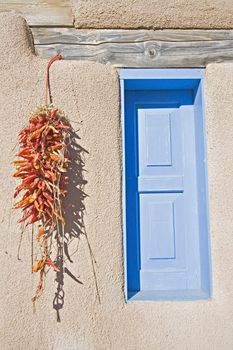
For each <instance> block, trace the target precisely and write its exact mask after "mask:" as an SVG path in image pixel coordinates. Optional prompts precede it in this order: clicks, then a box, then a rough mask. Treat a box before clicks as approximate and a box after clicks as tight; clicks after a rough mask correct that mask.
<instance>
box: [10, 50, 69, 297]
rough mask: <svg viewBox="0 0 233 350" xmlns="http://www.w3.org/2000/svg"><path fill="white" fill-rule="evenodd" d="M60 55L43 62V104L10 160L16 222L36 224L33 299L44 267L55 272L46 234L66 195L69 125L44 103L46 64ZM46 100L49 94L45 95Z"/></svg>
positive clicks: (59, 219)
mask: <svg viewBox="0 0 233 350" xmlns="http://www.w3.org/2000/svg"><path fill="white" fill-rule="evenodd" d="M58 59H61V56H60V55H57V56H55V57H54V58H52V59H51V60H50V61H49V63H48V65H47V76H46V98H45V105H42V106H40V107H37V108H36V110H35V111H34V112H33V113H32V114H31V115H30V118H29V123H28V125H27V126H26V127H25V128H24V129H23V130H22V131H20V133H19V145H20V150H19V152H18V153H17V157H18V158H17V159H16V160H15V161H14V164H15V166H16V171H15V173H14V174H13V176H14V177H17V178H19V179H21V183H20V185H19V186H17V187H16V190H15V193H14V198H16V197H17V196H19V195H20V194H21V193H22V197H21V198H20V199H18V200H17V201H15V203H14V208H16V209H21V210H22V217H21V219H20V220H19V223H24V224H25V226H28V225H33V224H37V225H38V233H37V236H36V242H37V243H38V246H39V248H40V257H39V258H38V257H37V259H36V260H35V261H34V263H33V266H32V271H33V272H39V274H40V278H39V283H38V286H37V290H36V293H35V296H34V297H33V299H32V300H33V302H34V301H35V300H36V299H37V298H38V297H39V296H40V294H41V292H42V290H43V282H44V277H45V274H46V269H47V268H52V269H53V270H54V271H56V272H59V268H58V267H57V266H56V264H55V263H54V262H53V261H52V258H51V254H52V252H51V249H50V247H49V244H48V238H49V237H51V236H52V234H53V232H56V233H57V232H58V230H59V227H58V226H59V225H64V218H63V211H62V198H63V197H65V195H66V189H65V188H66V185H67V177H66V176H65V173H66V172H67V169H68V164H69V159H68V151H67V147H68V145H69V136H70V132H71V127H70V124H69V122H68V121H67V119H66V118H65V117H64V114H63V113H62V112H61V111H60V110H59V109H58V108H55V107H53V106H52V104H49V105H48V95H49V67H50V65H51V64H52V62H54V61H55V60H58ZM49 98H50V102H51V96H50V95H49Z"/></svg>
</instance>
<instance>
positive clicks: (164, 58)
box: [32, 28, 233, 67]
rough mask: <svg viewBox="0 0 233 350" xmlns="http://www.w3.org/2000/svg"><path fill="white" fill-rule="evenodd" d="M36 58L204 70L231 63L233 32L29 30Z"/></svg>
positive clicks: (118, 65) (124, 65) (232, 57)
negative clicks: (56, 55)
mask: <svg viewBox="0 0 233 350" xmlns="http://www.w3.org/2000/svg"><path fill="white" fill-rule="evenodd" d="M32 32H33V36H34V42H35V48H36V52H37V53H38V55H40V56H43V57H46V58H48V57H51V56H53V55H55V54H56V53H61V54H62V55H63V57H64V58H65V59H74V60H89V61H97V62H101V63H109V64H111V65H113V66H116V67H205V66H206V65H207V64H208V63H210V62H224V61H230V60H233V30H155V31H154V30H77V29H74V28H70V29H69V28H32Z"/></svg>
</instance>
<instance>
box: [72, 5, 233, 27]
mask: <svg viewBox="0 0 233 350" xmlns="http://www.w3.org/2000/svg"><path fill="white" fill-rule="evenodd" d="M72 5H73V6H72V9H73V12H74V17H75V25H76V27H78V28H130V29H135V28H184V29H187V28H209V29H210V28H214V29H216V28H233V1H232V0H205V1H203V0H143V1H142V0H110V1H105V0H72Z"/></svg>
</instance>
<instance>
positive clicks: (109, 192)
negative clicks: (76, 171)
mask: <svg viewBox="0 0 233 350" xmlns="http://www.w3.org/2000/svg"><path fill="white" fill-rule="evenodd" d="M0 27H1V31H0V149H1V153H0V164H1V171H0V181H1V183H0V188H1V196H0V198H1V213H0V214H1V217H0V225H1V228H0V266H1V278H0V281H1V287H0V348H1V349H2V350H25V349H26V350H45V349H46V350H52V349H54V350H55V349H56V350H105V349H106V350H110V349H111V350H119V349H122V350H142V349H148V350H154V349H156V350H157V349H158V350H160V349H161V350H173V349H174V350H183V349H185V350H195V349H200V350H219V349H221V350H231V349H232V346H233V321H232V320H233V302H232V292H233V278H232V276H233V259H232V251H233V238H232V237H233V236H232V222H233V196H232V187H233V162H232V147H233V141H232V134H233V118H232V108H233V63H232V64H231V63H229V64H219V65H218V64H215V65H210V66H209V67H208V68H207V70H206V90H205V95H206V124H207V134H208V135H207V139H208V158H209V161H208V165H209V187H210V212H211V241H212V262H213V298H212V300H210V301H194V302H132V303H128V304H125V302H124V296H123V258H122V213H121V152H120V144H121V137H120V135H121V133H120V111H119V82H118V77H117V72H116V71H115V70H114V69H113V68H112V67H110V66H105V65H101V64H96V63H86V62H72V61H69V62H68V61H60V62H56V63H54V65H53V66H52V68H51V85H52V92H53V98H54V104H56V105H58V106H60V108H62V109H63V110H64V111H65V112H66V113H67V114H68V116H69V117H70V119H71V120H73V121H74V122H79V123H80V124H77V128H79V129H80V131H79V135H80V137H81V139H80V145H81V146H82V147H84V148H85V149H86V150H87V151H88V152H89V153H88V154H86V155H85V169H86V174H85V177H86V180H87V181H88V183H87V185H86V188H85V191H86V193H87V194H88V197H87V198H86V200H85V206H86V215H85V225H86V231H87V234H88V237H89V241H90V244H91V247H92V250H93V253H94V255H95V258H96V261H97V265H96V271H97V279H98V286H99V291H100V297H101V303H100V304H99V303H98V300H97V297H96V291H95V281H94V277H93V271H92V267H91V260H90V254H89V251H88V247H87V242H86V240H85V238H84V237H81V239H80V243H79V249H78V252H77V253H76V254H75V255H74V256H73V260H74V263H73V264H71V263H69V264H68V265H67V266H68V268H69V270H70V271H71V272H72V273H73V274H74V275H75V276H76V277H78V278H79V280H80V281H82V283H83V284H78V283H76V282H74V280H72V279H71V278H70V277H69V276H67V275H65V279H64V289H65V293H66V294H65V304H64V307H63V309H62V310H61V323H57V321H56V313H55V311H54V310H53V307H52V300H53V297H54V293H55V290H56V283H55V281H54V275H53V274H52V273H50V274H49V275H48V278H47V284H46V290H45V292H44V294H43V296H42V297H41V299H40V300H39V302H38V304H37V311H36V314H33V312H32V305H31V296H32V294H33V290H34V288H35V286H36V278H35V276H33V275H32V274H31V272H30V270H31V268H30V261H31V258H30V251H31V248H30V244H31V243H30V232H29V231H28V232H26V233H25V235H24V239H23V243H22V249H21V256H22V261H18V260H17V258H16V255H17V247H18V240H19V236H20V229H19V226H18V225H17V223H16V222H17V219H18V214H17V213H16V212H15V211H12V209H11V207H12V201H11V196H12V192H13V189H14V187H15V184H16V181H14V180H13V179H12V177H11V174H12V172H13V167H12V164H11V161H12V160H13V157H14V153H15V150H12V149H13V147H14V145H15V142H16V139H17V133H18V132H19V130H20V129H21V128H22V127H23V125H25V123H26V121H27V114H28V112H30V111H31V110H32V109H33V108H34V106H35V105H36V104H38V103H40V102H43V98H44V72H45V67H46V61H45V60H42V59H40V58H38V57H35V56H34V55H33V52H32V50H31V48H30V40H29V38H28V35H27V27H26V25H25V22H24V20H23V19H21V18H18V17H14V16H12V15H5V14H1V15H0ZM75 125H76V124H74V126H75ZM75 247H76V244H74V245H73V247H72V249H74V250H75Z"/></svg>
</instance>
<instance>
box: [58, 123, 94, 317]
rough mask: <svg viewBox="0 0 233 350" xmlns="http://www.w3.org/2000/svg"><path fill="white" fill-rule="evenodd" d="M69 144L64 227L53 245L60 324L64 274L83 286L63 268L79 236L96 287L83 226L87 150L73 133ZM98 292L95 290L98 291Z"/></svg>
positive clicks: (92, 256) (63, 299)
mask: <svg viewBox="0 0 233 350" xmlns="http://www.w3.org/2000/svg"><path fill="white" fill-rule="evenodd" d="M70 140H71V141H70V144H69V146H68V154H69V159H70V163H69V169H68V173H67V178H68V188H67V196H66V197H65V199H64V216H65V226H64V227H62V226H60V227H59V229H58V230H57V232H56V236H55V241H56V248H57V256H56V265H57V267H58V268H59V270H60V271H59V272H57V273H56V279H55V281H56V283H57V290H56V292H55V297H54V299H53V308H54V309H55V310H56V313H57V322H61V317H60V310H61V309H62V308H63V306H64V301H65V290H64V275H65V274H66V275H67V276H69V277H70V278H72V279H73V280H74V281H75V282H77V283H79V284H83V282H82V281H81V280H80V279H79V278H78V277H77V276H75V275H74V274H73V273H72V272H71V271H70V270H69V269H68V268H67V267H64V263H65V261H67V260H68V261H69V262H70V263H72V262H73V260H72V256H74V255H75V253H77V251H78V247H79V240H80V236H81V235H84V236H85V238H86V240H87V244H88V247H89V252H90V258H91V261H92V267H93V273H94V278H95V283H96V286H97V280H96V273H95V266H94V264H95V259H94V255H93V253H92V249H91V246H90V243H89V241H88V237H87V232H86V229H85V224H84V214H85V203H84V200H85V198H86V197H87V194H86V193H85V191H84V187H85V185H86V184H87V181H86V180H85V176H84V173H85V162H84V155H85V153H89V152H88V151H87V150H86V149H84V148H83V147H81V146H80V145H79V143H78V140H80V138H79V136H78V135H77V132H76V131H74V130H73V129H72V132H71V135H70ZM74 241H77V244H76V248H75V250H74V251H72V252H71V251H70V245H71V243H72V242H74ZM97 291H98V288H97Z"/></svg>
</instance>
